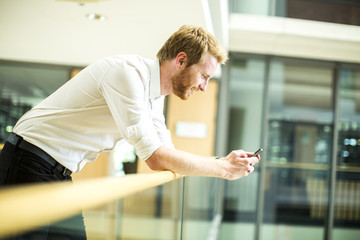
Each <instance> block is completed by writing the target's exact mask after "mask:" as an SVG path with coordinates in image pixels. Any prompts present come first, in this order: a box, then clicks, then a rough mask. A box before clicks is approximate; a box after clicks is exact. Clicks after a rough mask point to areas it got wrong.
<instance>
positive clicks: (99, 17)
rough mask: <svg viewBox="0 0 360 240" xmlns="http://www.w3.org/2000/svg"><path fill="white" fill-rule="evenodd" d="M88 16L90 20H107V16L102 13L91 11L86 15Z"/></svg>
mask: <svg viewBox="0 0 360 240" xmlns="http://www.w3.org/2000/svg"><path fill="white" fill-rule="evenodd" d="M86 17H87V18H88V19H90V20H98V21H105V20H107V17H106V16H104V15H101V14H97V13H89V14H87V15H86Z"/></svg>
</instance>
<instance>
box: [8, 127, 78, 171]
mask: <svg viewBox="0 0 360 240" xmlns="http://www.w3.org/2000/svg"><path fill="white" fill-rule="evenodd" d="M7 141H8V142H9V143H11V144H12V145H14V146H15V147H19V148H21V149H24V150H26V151H29V152H31V153H33V154H35V155H36V156H38V157H40V158H42V159H43V160H45V161H46V162H47V163H49V164H50V165H51V166H53V167H54V168H55V169H57V170H58V171H60V172H61V173H62V174H63V176H70V175H71V173H72V172H71V171H70V170H69V169H67V168H66V167H64V166H63V165H61V164H60V163H58V162H57V161H56V160H55V159H54V158H53V157H51V156H50V155H49V154H47V153H46V152H44V150H42V149H40V148H39V147H37V146H35V145H33V144H31V143H29V142H27V141H25V140H24V139H23V138H22V137H21V136H19V135H16V134H15V133H11V134H10V136H9V137H8V139H7Z"/></svg>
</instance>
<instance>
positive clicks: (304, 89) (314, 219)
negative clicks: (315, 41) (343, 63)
mask: <svg viewBox="0 0 360 240" xmlns="http://www.w3.org/2000/svg"><path fill="white" fill-rule="evenodd" d="M333 72H334V71H333V66H332V65H330V64H320V63H313V62H309V61H300V60H296V61H295V60H290V59H286V60H283V59H274V60H271V61H270V67H269V93H268V95H269V97H268V108H269V109H268V119H267V120H266V121H267V123H266V124H267V139H266V141H267V143H266V146H265V147H266V149H265V150H266V159H265V160H264V162H265V164H266V167H265V169H266V170H265V176H264V177H265V181H264V182H265V184H264V189H263V191H264V205H263V209H264V212H263V219H262V226H261V228H260V229H261V232H260V239H262V240H272V239H274V240H275V239H308V240H311V239H314V240H315V239H316V240H318V239H323V237H324V229H325V224H326V219H327V209H328V194H329V192H328V189H329V181H328V178H329V170H330V169H329V164H330V162H331V149H332V136H333V119H334V114H333V94H332V92H333V90H332V84H333ZM309 226H311V227H309Z"/></svg>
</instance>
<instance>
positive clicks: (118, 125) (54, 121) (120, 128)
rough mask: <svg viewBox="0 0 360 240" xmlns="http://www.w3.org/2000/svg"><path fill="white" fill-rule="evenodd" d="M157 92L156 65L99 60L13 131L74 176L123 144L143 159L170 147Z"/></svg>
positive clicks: (134, 59) (130, 59)
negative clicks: (104, 153) (102, 153)
mask: <svg viewBox="0 0 360 240" xmlns="http://www.w3.org/2000/svg"><path fill="white" fill-rule="evenodd" d="M160 90H161V89H160V67H159V62H158V60H150V59H146V58H142V57H139V56H132V55H116V56H112V57H108V58H104V59H100V60H98V61H96V62H95V63H93V64H90V65H89V66H88V67H86V68H85V69H83V70H82V71H81V72H80V73H78V74H77V75H76V76H75V77H74V78H72V79H71V80H69V81H68V82H67V83H65V84H64V85H63V86H62V87H60V88H59V89H58V90H57V91H55V92H54V93H53V94H52V95H50V96H49V97H48V98H46V99H45V100H43V101H42V102H41V103H39V104H38V105H37V106H35V107H34V108H33V109H32V110H30V111H29V112H27V113H26V114H25V115H24V116H23V117H21V118H20V119H19V121H18V122H17V124H16V126H15V127H14V132H15V133H17V134H18V135H20V136H22V137H23V138H24V139H25V140H26V141H28V142H30V143H32V144H34V145H36V146H38V147H40V148H41V149H43V150H44V151H45V152H47V153H48V154H50V155H51V156H52V157H53V158H55V159H56V160H57V161H58V162H59V163H61V164H62V165H63V166H65V167H67V168H68V169H70V170H71V171H73V172H78V171H80V170H81V169H82V168H83V167H84V165H85V164H86V162H88V161H94V160H95V159H96V157H97V156H98V154H99V153H100V152H102V151H106V150H111V149H113V148H114V147H115V145H116V143H117V142H119V141H120V140H122V139H125V140H126V141H128V142H129V143H130V144H132V145H133V146H134V149H135V153H136V154H137V155H138V157H139V158H140V159H142V160H146V159H147V158H148V157H150V156H151V154H152V153H153V152H154V151H155V150H156V149H157V148H159V147H160V146H161V145H165V146H168V147H172V143H171V137H170V133H169V131H168V130H167V129H166V126H165V121H164V115H163V108H164V96H161V91H160Z"/></svg>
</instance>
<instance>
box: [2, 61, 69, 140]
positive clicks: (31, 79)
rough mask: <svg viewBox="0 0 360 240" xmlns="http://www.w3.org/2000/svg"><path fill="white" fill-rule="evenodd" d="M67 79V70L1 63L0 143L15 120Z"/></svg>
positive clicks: (54, 67) (64, 68)
mask: <svg viewBox="0 0 360 240" xmlns="http://www.w3.org/2000/svg"><path fill="white" fill-rule="evenodd" d="M69 75H70V68H67V67H60V66H50V65H40V64H22V63H10V62H0V143H1V142H4V141H5V139H6V138H7V135H8V133H9V132H11V131H12V128H13V126H14V125H15V123H16V122H17V120H18V119H19V118H20V117H21V116H22V115H23V114H24V113H25V112H27V111H28V110H30V109H31V108H32V107H33V106H35V105H36V104H38V103H39V102H40V101H41V100H43V99H44V98H46V97H47V96H49V95H50V94H51V93H52V92H54V91H55V90H56V89H57V88H59V87H60V86H61V85H62V84H64V83H65V82H66V81H67V80H68V79H69Z"/></svg>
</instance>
